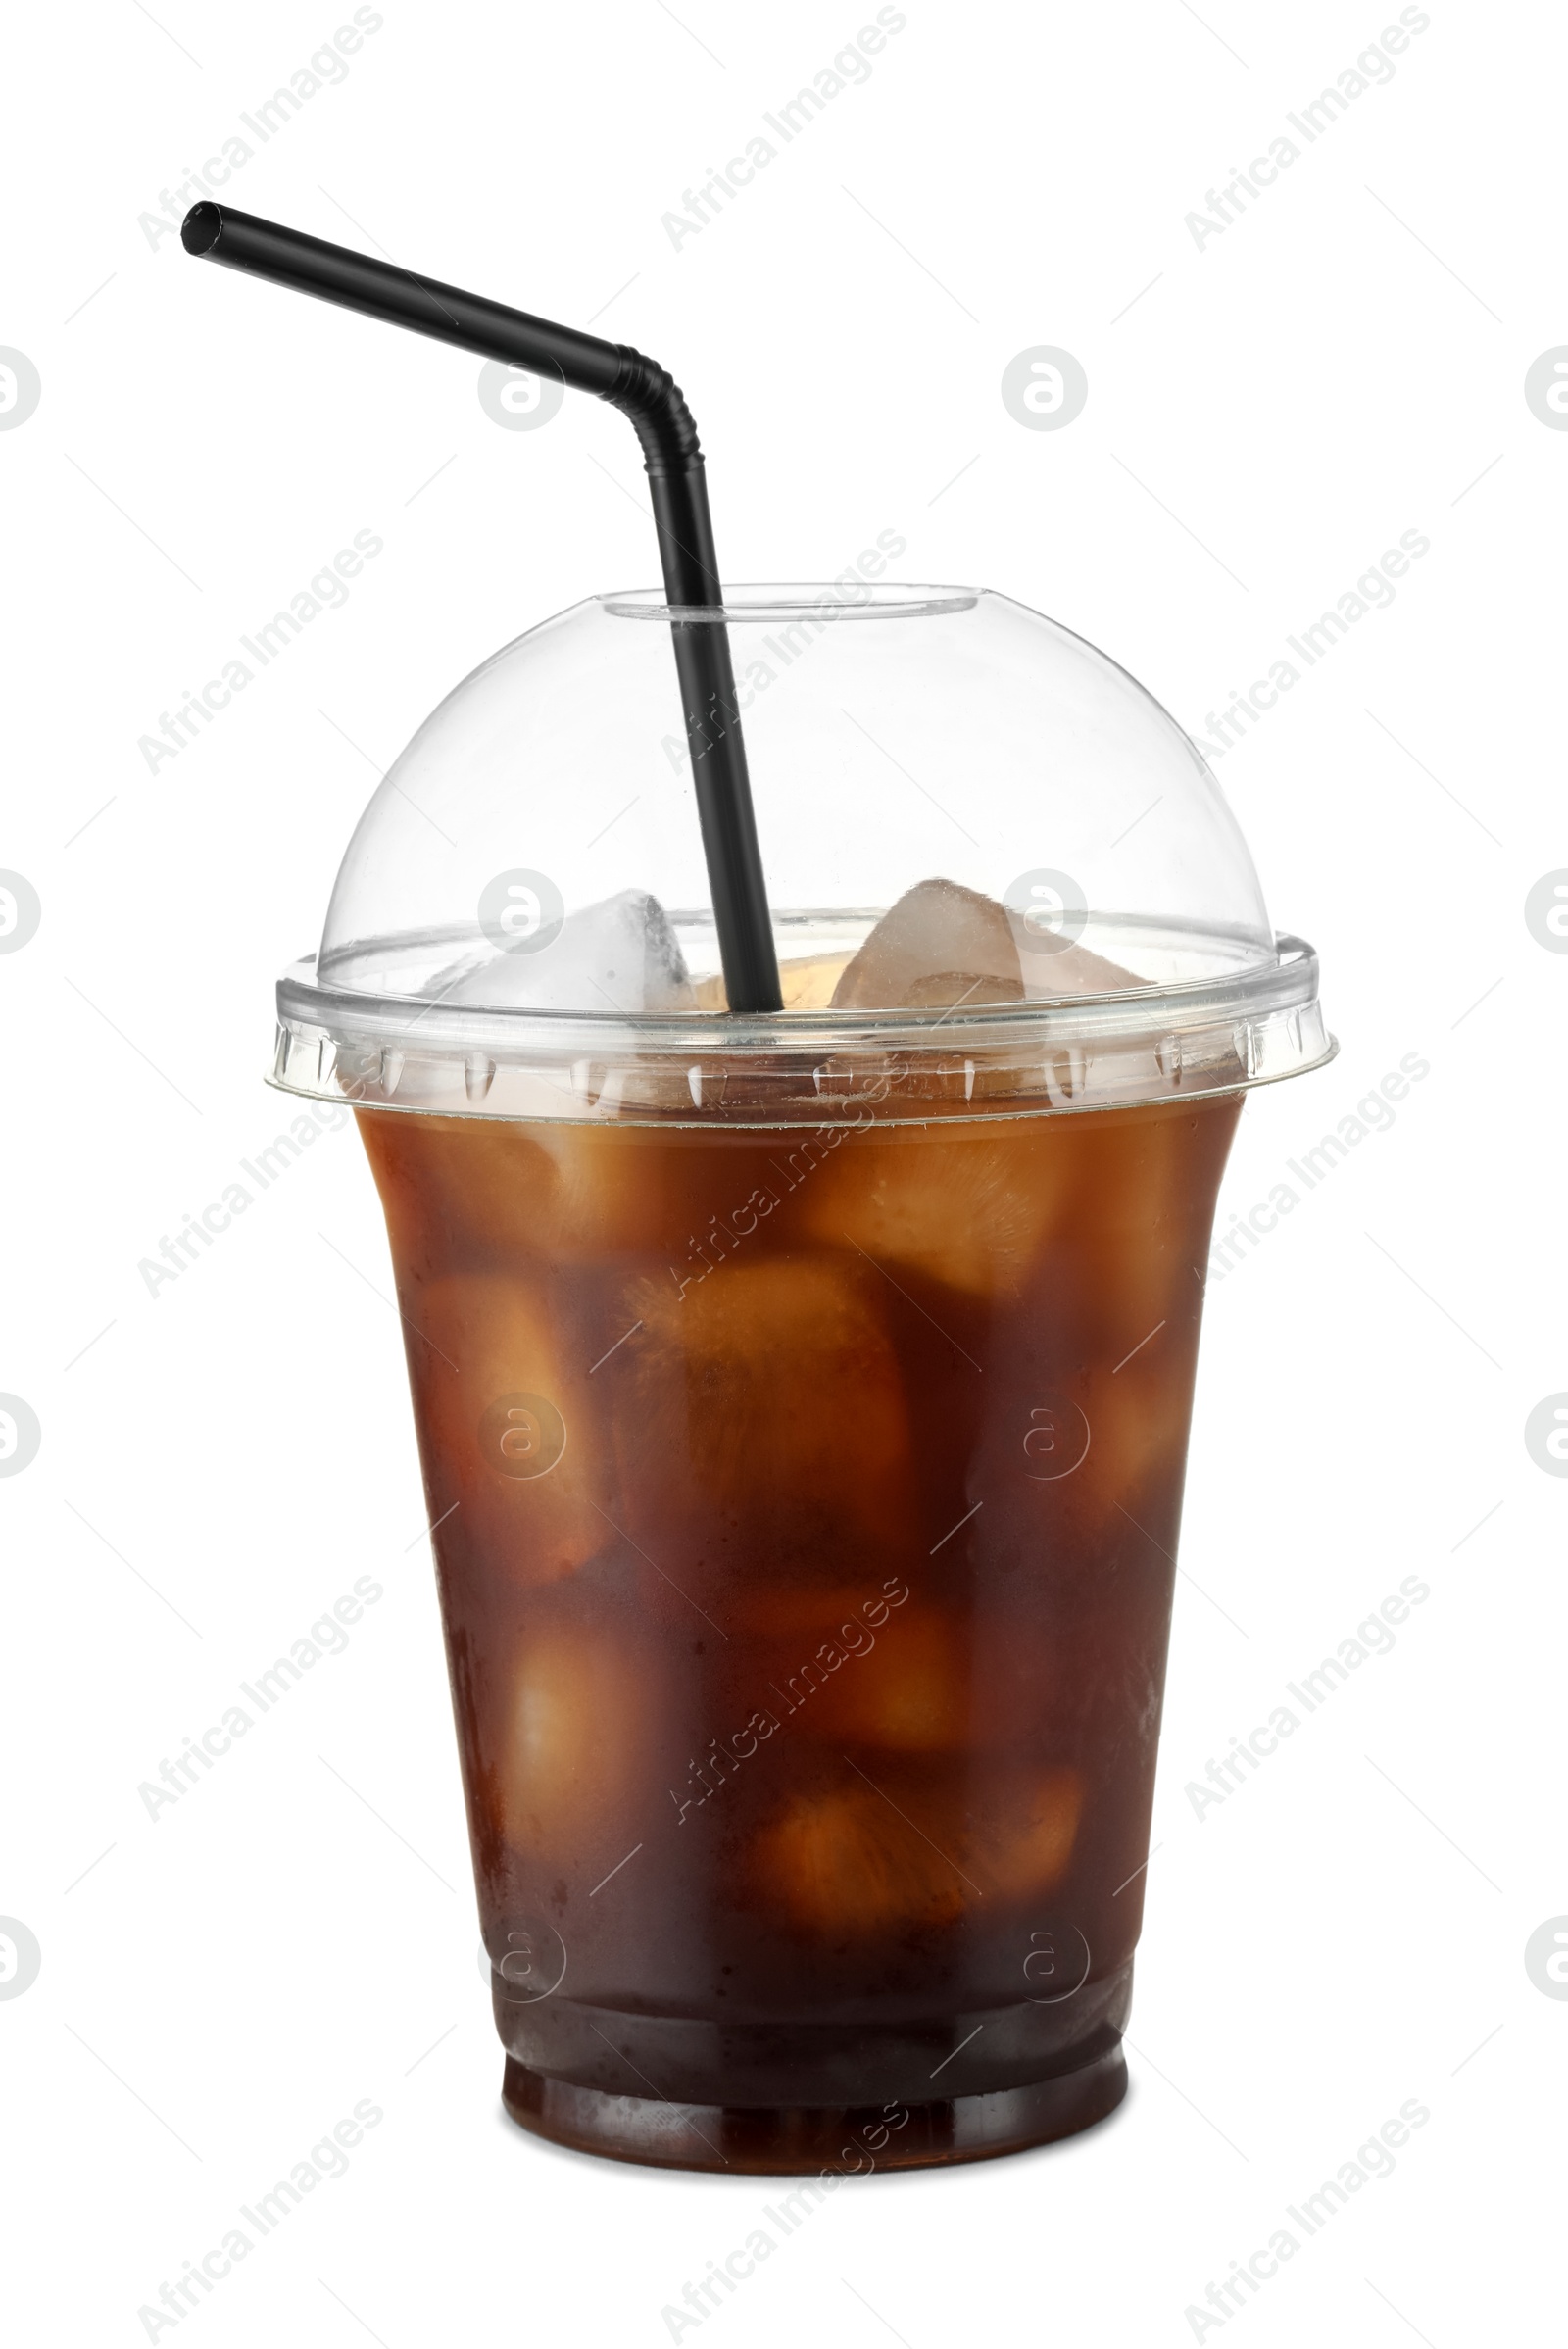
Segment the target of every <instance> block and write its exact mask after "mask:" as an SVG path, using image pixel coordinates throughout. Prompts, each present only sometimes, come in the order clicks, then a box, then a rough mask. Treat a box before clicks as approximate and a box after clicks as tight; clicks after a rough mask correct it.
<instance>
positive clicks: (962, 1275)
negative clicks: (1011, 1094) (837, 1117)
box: [795, 1119, 1074, 1297]
mask: <svg viewBox="0 0 1568 2349" xmlns="http://www.w3.org/2000/svg"><path fill="white" fill-rule="evenodd" d="M1056 1122H1057V1121H1056V1120H1047V1119H1040V1120H1029V1121H1027V1126H1026V1125H1025V1123H1023V1122H1020V1123H1019V1124H1016V1125H1015V1124H1012V1123H1011V1122H1010V1121H1009V1122H1007V1123H1005V1124H1004V1123H1002V1122H1001V1121H997V1122H995V1123H993V1124H992V1125H991V1126H989V1127H987V1128H980V1127H977V1126H974V1125H964V1126H959V1125H956V1124H954V1125H951V1126H947V1127H944V1126H923V1127H914V1126H892V1125H890V1126H881V1127H867V1128H865V1129H864V1130H863V1131H862V1132H861V1133H859V1134H858V1135H857V1136H856V1137H855V1138H854V1139H853V1140H852V1141H850V1142H848V1143H846V1144H844V1145H843V1146H842V1147H841V1149H840V1150H839V1151H838V1153H837V1155H836V1156H835V1157H834V1158H832V1159H830V1160H828V1161H827V1162H826V1163H825V1164H823V1165H821V1166H819V1167H817V1168H816V1169H815V1170H814V1171H813V1173H812V1175H811V1178H810V1181H809V1183H808V1184H806V1185H805V1186H803V1189H802V1192H801V1195H800V1198H799V1200H798V1202H796V1203H795V1211H796V1214H797V1215H798V1217H799V1219H800V1226H801V1228H803V1229H804V1230H806V1231H808V1232H809V1233H811V1234H812V1235H813V1236H814V1237H816V1238H818V1239H820V1240H823V1241H837V1242H838V1243H839V1244H840V1245H841V1246H843V1245H848V1246H850V1247H852V1248H859V1249H861V1250H863V1252H864V1253H865V1254H866V1255H867V1256H869V1257H871V1258H872V1260H873V1261H874V1262H876V1263H878V1264H883V1263H885V1264H889V1265H892V1266H893V1267H895V1268H896V1269H897V1268H898V1267H905V1268H907V1269H908V1270H910V1271H914V1272H918V1273H923V1274H926V1275H928V1276H929V1277H930V1278H931V1279H933V1280H938V1281H944V1282H946V1283H947V1285H948V1286H949V1287H950V1288H953V1289H959V1290H964V1291H967V1292H969V1293H970V1294H971V1295H973V1296H976V1297H990V1296H992V1295H993V1294H995V1293H996V1292H998V1291H999V1290H1000V1291H1008V1292H1012V1291H1015V1290H1016V1289H1017V1287H1018V1285H1019V1283H1020V1282H1021V1280H1022V1279H1023V1276H1024V1274H1025V1273H1026V1271H1027V1270H1028V1267H1029V1264H1030V1262H1031V1259H1032V1258H1033V1257H1034V1255H1035V1253H1036V1251H1037V1250H1038V1249H1039V1248H1040V1247H1041V1246H1042V1245H1043V1243H1044V1241H1045V1239H1046V1237H1047V1236H1048V1235H1049V1233H1050V1232H1051V1231H1052V1230H1053V1229H1054V1228H1056V1227H1059V1226H1060V1225H1061V1223H1062V1222H1063V1219H1064V1218H1065V1217H1066V1216H1067V1215H1068V1213H1069V1212H1070V1211H1071V1205H1072V1199H1073V1193H1074V1161H1073V1157H1072V1153H1071V1151H1070V1150H1068V1149H1066V1148H1065V1147H1063V1146H1061V1145H1060V1144H1059V1143H1057V1142H1056V1140H1055V1137H1054V1135H1052V1134H1049V1133H1047V1132H1045V1131H1044V1130H1043V1129H1044V1128H1045V1127H1047V1126H1054V1124H1055V1123H1056Z"/></svg>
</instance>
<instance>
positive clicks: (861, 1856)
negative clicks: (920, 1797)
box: [748, 1782, 967, 1942]
mask: <svg viewBox="0 0 1568 2349" xmlns="http://www.w3.org/2000/svg"><path fill="white" fill-rule="evenodd" d="M898 1794H899V1796H901V1797H902V1798H903V1799H902V1802H901V1803H900V1805H899V1807H897V1808H896V1807H895V1803H894V1800H893V1799H892V1798H890V1797H884V1795H883V1794H882V1793H881V1792H879V1791H878V1789H877V1787H875V1786H868V1785H864V1784H861V1783H859V1782H856V1783H854V1784H852V1785H850V1786H838V1787H833V1788H831V1789H829V1790H828V1791H826V1792H824V1793H820V1794H814V1795H808V1794H801V1795H796V1796H794V1797H792V1798H791V1800H790V1801H789V1802H788V1803H787V1804H786V1806H785V1808H784V1809H783V1811H782V1812H781V1813H780V1814H779V1815H778V1817H776V1818H775V1819H774V1820H773V1821H772V1822H771V1823H770V1824H769V1825H768V1826H766V1827H764V1828H763V1829H762V1830H761V1831H760V1833H759V1834H758V1835H757V1836H756V1838H755V1839H754V1841H753V1844H752V1847H751V1851H750V1854H749V1855H748V1856H749V1859H750V1865H751V1875H752V1882H753V1884H754V1885H755V1887H756V1890H757V1893H758V1895H759V1897H760V1899H761V1901H762V1902H763V1903H764V1904H765V1905H766V1906H767V1907H769V1908H773V1909H776V1910H780V1911H782V1912H783V1914H784V1916H785V1917H786V1918H787V1919H788V1920H789V1921H790V1923H791V1924H793V1925H795V1926H797V1927H799V1928H801V1929H803V1930H804V1931H805V1932H807V1933H811V1934H813V1935H818V1936H820V1937H822V1938H824V1939H830V1940H832V1941H835V1942H839V1941H847V1940H858V1939H863V1938H866V1937H868V1936H869V1935H871V1934H874V1933H887V1932H896V1931H900V1930H907V1929H908V1928H909V1927H912V1926H934V1925H947V1924H951V1923H952V1922H953V1920H954V1919H955V1918H956V1917H957V1916H959V1915H960V1914H961V1913H962V1910H963V1907H964V1903H965V1898H966V1895H967V1887H966V1886H965V1884H964V1881H963V1877H962V1874H961V1873H960V1871H959V1870H958V1868H957V1867H956V1866H955V1865H954V1864H953V1862H951V1861H950V1860H947V1859H945V1858H944V1857H943V1855H942V1853H941V1852H940V1851H939V1850H937V1849H935V1848H934V1847H933V1845H932V1844H931V1843H930V1842H928V1841H927V1840H926V1837H925V1835H924V1834H922V1833H921V1832H920V1830H919V1829H917V1828H916V1827H914V1826H912V1825H911V1824H910V1822H909V1820H908V1819H907V1818H906V1817H904V1816H901V1811H902V1810H903V1809H904V1808H906V1807H907V1803H908V1801H909V1800H910V1799H911V1797H910V1795H909V1792H908V1789H907V1788H906V1787H905V1786H903V1784H902V1782H901V1783H900V1784H899V1786H898Z"/></svg>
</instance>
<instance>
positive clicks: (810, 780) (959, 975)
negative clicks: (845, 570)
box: [274, 579, 1334, 1124]
mask: <svg viewBox="0 0 1568 2349" xmlns="http://www.w3.org/2000/svg"><path fill="white" fill-rule="evenodd" d="M672 619H673V620H675V621H677V622H679V623H682V624H683V625H685V626H696V627H701V626H718V625H724V626H727V628H728V631H729V641H730V649H731V657H732V660H733V664H734V673H735V679H736V687H737V702H738V706H739V710H740V715H741V725H742V728H743V731H744V738H745V744H746V754H747V759H748V762H749V765H750V772H751V782H752V793H753V798H754V802H755V807H756V814H757V826H758V831H759V834H760V841H761V849H762V860H763V865H764V868H765V873H766V880H767V890H768V896H769V901H770V905H771V908H772V924H773V939H774V945H775V948H776V951H777V955H778V960H779V965H780V976H781V984H782V991H783V998H784V1009H783V1010H782V1011H779V1012H769V1013H748V1014H735V1013H731V1012H730V1011H729V1009H728V1007H727V1003H726V999H725V994H724V983H723V977H722V972H721V968H720V962H719V955H718V948H717V940H716V933H715V929H714V922H713V914H712V908H711V898H710V891H709V881H708V871H707V866H706V862H705V856H704V848H703V839H702V833H701V829H700V826H699V822H698V815H697V808H696V799H695V789H694V782H693V773H692V765H691V759H690V755H689V752H688V748H687V740H686V728H685V721H684V718H683V714H682V707H681V698H680V691H679V687H678V683H677V678H676V670H675V663H674V661H673V660H672V658H671V625H670V623H671V621H672ZM278 1008H279V1037H278V1051H277V1062H276V1068H275V1071H274V1079H275V1082H277V1083H278V1084H279V1085H281V1086H283V1087H284V1088H285V1089H286V1090H289V1091H293V1092H298V1093H305V1094H311V1095H316V1096H325V1097H328V1098H333V1099H341V1098H344V1097H348V1098H350V1099H352V1100H354V1101H359V1102H362V1103H365V1104H367V1105H372V1106H379V1107H386V1108H392V1109H415V1110H424V1111H436V1112H441V1113H453V1114H466V1115H480V1116H509V1117H566V1118H574V1119H584V1118H599V1117H616V1118H620V1119H628V1118H630V1119H638V1118H646V1119H654V1120H658V1121H660V1122H662V1121H664V1120H666V1119H669V1118H672V1117H673V1118H679V1119H683V1120H686V1121H690V1120H694V1119H700V1120H701V1121H703V1122H705V1123H707V1122H709V1121H710V1120H711V1119H712V1118H714V1117H720V1118H728V1119H733V1120H735V1121H737V1122H741V1123H774V1122H782V1123H802V1122H805V1123H811V1124H818V1123H823V1122H827V1121H831V1120H833V1119H835V1118H837V1117H842V1116H845V1115H850V1114H854V1115H857V1116H858V1115H863V1114H865V1108H864V1105H863V1104H865V1103H869V1104H871V1106H872V1108H873V1109H874V1113H875V1114H876V1115H878V1116H879V1117H888V1116H898V1117H910V1118H919V1119H925V1118H928V1117H930V1116H931V1115H933V1114H944V1113H946V1114H953V1113H958V1114H964V1115H968V1116H976V1115H985V1114H1004V1115H1017V1114H1020V1113H1023V1112H1026V1111H1027V1112H1033V1111H1040V1110H1065V1109H1086V1108H1096V1107H1103V1106H1107V1105H1111V1104H1114V1103H1126V1102H1132V1101H1153V1100H1161V1099H1167V1098H1170V1097H1171V1096H1172V1095H1182V1094H1187V1095H1191V1094H1205V1093H1213V1092H1219V1091H1230V1090H1235V1089H1236V1088H1238V1087H1241V1086H1245V1085H1250V1084H1255V1083H1260V1082H1263V1081H1266V1080H1268V1079H1272V1078H1276V1077H1282V1076H1289V1075H1293V1074H1295V1073H1296V1072H1298V1071H1299V1070H1301V1069H1304V1068H1308V1067H1311V1066H1314V1065H1316V1064H1317V1063H1318V1062H1320V1061H1322V1060H1324V1059H1326V1058H1328V1057H1329V1056H1330V1055H1331V1054H1332V1052H1333V1050H1334V1046H1333V1043H1332V1040H1331V1039H1330V1038H1329V1037H1328V1035H1327V1033H1326V1031H1325V1029H1324V1026H1323V1022H1322V1016H1321V1012H1320V1009H1319V1005H1318V1001H1317V964H1316V958H1315V956H1314V955H1313V954H1312V952H1311V950H1310V949H1309V948H1308V947H1306V946H1304V945H1303V944H1302V943H1301V942H1300V941H1299V940H1296V939H1289V938H1276V937H1275V935H1274V933H1273V931H1272V929H1271V927H1270V924H1269V919H1268V914H1267V910H1266V908H1265V905H1264V902H1263V894H1262V890H1261V887H1260V885H1259V882H1258V878H1257V874H1256V872H1255V870H1254V868H1253V865H1252V861H1251V857H1250V855H1249V853H1248V849H1247V844H1246V842H1245V841H1244V839H1243V837H1242V834H1241V831H1240V829H1239V828H1238V826H1237V824H1236V821H1235V818H1234V817H1233V816H1232V814H1231V811H1230V809H1229V808H1228V807H1227V806H1226V804H1225V801H1224V798H1223V797H1222V795H1221V792H1220V789H1219V786H1218V784H1217V783H1216V782H1215V780H1214V777H1213V775H1212V774H1211V773H1210V771H1209V769H1208V767H1207V766H1206V765H1205V764H1204V762H1203V759H1201V756H1200V754H1199V752H1198V751H1197V750H1196V748H1195V747H1194V745H1193V744H1192V743H1191V742H1190V741H1189V740H1188V738H1187V736H1186V735H1185V734H1184V733H1183V732H1182V730H1181V728H1180V727H1179V726H1178V725H1177V724H1176V722H1175V720H1174V719H1173V718H1172V717H1171V716H1170V715H1169V714H1168V712H1167V711H1166V710H1163V709H1161V708H1160V706H1159V704H1158V703H1157V702H1155V701H1154V699H1153V698H1152V695H1150V694H1149V693H1147V692H1146V691H1145V690H1144V688H1143V687H1142V686H1140V685H1139V684H1138V683H1137V682H1136V681H1135V680H1134V679H1133V678H1132V677H1130V676H1129V675H1128V674H1127V672H1126V671H1125V670H1124V669H1122V668H1119V667H1118V666H1117V665H1116V663H1115V662H1114V661H1110V660H1108V659H1107V658H1106V656H1105V655H1104V654H1103V653H1100V652H1097V651H1096V650H1095V648H1094V647H1093V646H1092V645H1089V644H1086V643H1085V642H1084V641H1083V640H1082V638H1080V637H1077V636H1074V635H1072V634H1071V633H1070V631H1068V630H1067V629H1065V628H1062V627H1060V626H1058V625H1057V624H1056V623H1055V622H1054V621H1053V620H1049V619H1047V618H1045V617H1043V616H1042V615H1041V614H1040V613H1039V612H1031V611H1029V610H1027V609H1026V608H1025V607H1024V606H1022V605H1020V604H1016V603H1014V602H1012V601H1011V600H1010V599H1009V598H1007V597H1005V596H1001V595H996V594H992V593H989V592H984V591H979V590H974V589H969V588H939V587H918V586H896V585H893V584H891V583H887V582H879V583H878V584H876V585H875V586H867V585H866V583H865V582H864V581H861V580H858V579H857V581H856V582H855V584H854V586H853V587H849V586H845V585H842V584H841V585H835V586H828V587H820V588H814V587H754V588H746V589H740V590H736V591H734V592H733V594H732V595H731V596H730V597H729V600H727V601H726V603H725V605H724V607H723V609H722V610H721V611H720V610H711V611H709V610H704V609H692V608H683V609H680V610H677V611H674V612H672V611H671V608H670V607H669V606H668V605H667V604H666V603H664V602H663V601H662V598H661V596H660V595H659V594H658V593H656V592H653V591H643V592H635V593H627V594H622V595H608V596H598V597H594V598H592V599H590V600H589V601H588V602H586V603H582V604H578V605H574V606H573V607H572V608H571V609H570V610H569V611H567V612H561V613H559V614H558V615H557V616H556V617H555V618H553V619H550V620H547V621H545V622H544V623H543V624H542V625H541V626H539V627H537V628H533V629H531V630H529V632H528V633H527V634H526V635H524V636H521V637H519V638H517V639H516V641H515V643H513V644H510V645H508V646H506V647H504V648H503V650H502V651H500V652H499V653H497V654H495V655H494V656H493V657H492V659H490V660H489V661H486V662H485V663H484V664H483V666H482V667H480V668H478V669H476V670H475V671H474V672H473V674H472V675H471V676H469V677H467V678H466V679H465V681H464V682H463V683H462V684H461V685H459V686H458V687H457V688H456V690H455V691H454V692H453V693H451V694H449V695H448V697H447V699H446V700H445V701H444V702H443V703H442V704H441V705H440V707H439V708H438V709H437V710H435V711H434V712H433V713H432V714H431V716H430V717H429V718H427V719H426V721H425V723H424V724H423V725H422V726H421V727H420V729H419V731H418V733H417V734H416V736H415V737H414V740H413V741H412V742H411V743H410V744H409V746H408V748H407V750H406V751H405V752H404V753H403V755H402V757H401V758H400V759H398V760H397V762H396V764H395V765H394V766H393V767H392V768H391V769H390V770H389V772H388V773H387V775H386V777H385V779H384V780H383V782H382V783H381V785H380V787H379V789H378V790H377V792H376V794H375V796H374V798H373V799H372V800H371V802H370V804H369V806H368V807H367V809H366V811H365V813H364V815H363V816H362V818H361V820H360V823H359V826H358V828H357V829H356V831H355V834H354V837H353V839H352V841H351V842H350V844H349V848H348V852H347V854H346V856H344V859H343V863H342V867H341V869H340V871H339V873H338V877H337V882H336V886H335V888H334V890H333V893H332V901H331V905H330V906H329V908H328V911H327V916H326V923H325V927H324V930H323V932H322V937H321V945H320V951H319V954H318V955H316V956H314V957H312V958H310V959H309V960H307V961H305V962H302V963H299V964H297V965H295V966H294V968H293V969H291V970H290V971H289V972H288V973H287V974H286V975H285V977H284V978H283V980H282V981H281V982H280V984H279V988H278ZM856 1101H859V1102H860V1103H861V1104H862V1105H861V1106H860V1107H858V1108H855V1107H852V1106H850V1105H849V1104H853V1103H855V1102H856Z"/></svg>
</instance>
